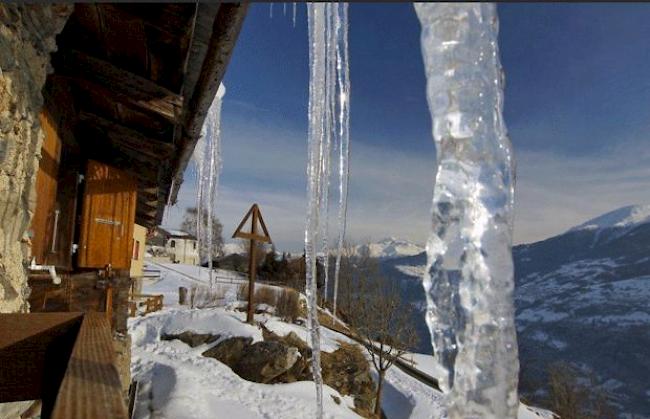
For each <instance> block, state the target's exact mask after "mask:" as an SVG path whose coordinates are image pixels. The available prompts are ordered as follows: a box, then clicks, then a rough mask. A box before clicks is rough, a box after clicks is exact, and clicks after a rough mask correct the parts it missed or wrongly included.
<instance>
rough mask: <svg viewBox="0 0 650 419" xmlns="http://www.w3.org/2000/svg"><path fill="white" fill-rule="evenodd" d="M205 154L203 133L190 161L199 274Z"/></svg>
mask: <svg viewBox="0 0 650 419" xmlns="http://www.w3.org/2000/svg"><path fill="white" fill-rule="evenodd" d="M204 154H205V137H204V135H203V133H201V136H200V137H199V140H198V141H197V143H196V146H195V147H194V152H193V153H192V159H193V160H194V166H195V167H196V241H197V248H198V253H199V267H198V269H199V272H200V270H201V263H202V262H203V261H202V257H203V255H202V251H201V249H202V246H203V241H202V240H203V237H202V235H201V231H202V229H203V224H202V221H203V220H202V211H201V207H202V202H203V201H202V195H203V159H204Z"/></svg>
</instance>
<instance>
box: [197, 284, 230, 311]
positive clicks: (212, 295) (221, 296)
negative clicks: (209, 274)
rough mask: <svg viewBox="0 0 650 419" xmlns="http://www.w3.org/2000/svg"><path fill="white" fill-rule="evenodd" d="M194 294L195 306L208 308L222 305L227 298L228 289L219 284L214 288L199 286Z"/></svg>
mask: <svg viewBox="0 0 650 419" xmlns="http://www.w3.org/2000/svg"><path fill="white" fill-rule="evenodd" d="M195 289H196V292H195V294H194V295H193V307H196V308H207V307H217V306H219V305H222V304H223V302H224V301H225V298H226V290H225V289H224V288H223V287H221V286H217V287H215V288H213V289H210V288H208V287H197V288H195Z"/></svg>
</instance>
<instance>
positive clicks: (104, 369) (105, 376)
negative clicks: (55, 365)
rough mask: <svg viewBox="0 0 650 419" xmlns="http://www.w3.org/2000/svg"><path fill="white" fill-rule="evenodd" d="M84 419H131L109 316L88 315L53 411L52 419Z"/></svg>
mask: <svg viewBox="0 0 650 419" xmlns="http://www.w3.org/2000/svg"><path fill="white" fill-rule="evenodd" d="M82 418H115V419H126V418H127V414H126V406H125V404H124V399H123V396H122V385H121V383H120V376H119V374H118V372H117V368H116V367H115V350H114V349H113V341H112V339H111V328H110V325H109V324H108V321H106V317H105V313H86V314H85V315H84V318H83V322H82V323H81V328H80V329H79V334H78V336H77V340H76V342H75V344H74V348H73V349H72V355H71V356H70V361H69V362H68V367H67V369H66V371H65V375H64V376H63V381H62V382H61V387H60V389H59V394H58V397H57V398H56V403H55V404H54V410H53V411H52V419H82Z"/></svg>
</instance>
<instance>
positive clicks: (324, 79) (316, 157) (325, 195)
mask: <svg viewBox="0 0 650 419" xmlns="http://www.w3.org/2000/svg"><path fill="white" fill-rule="evenodd" d="M307 16H308V25H309V76H310V84H309V134H308V163H307V178H308V181H307V185H308V186H307V196H308V208H307V221H306V226H305V264H306V269H305V271H306V278H305V280H306V288H305V289H306V291H305V293H306V295H307V305H308V324H309V332H310V337H311V344H312V351H313V357H312V372H313V374H314V383H315V384H316V395H317V401H318V405H317V415H318V417H319V418H320V417H322V415H323V405H322V403H323V380H322V375H321V369H320V326H319V324H318V306H317V303H318V288H317V285H316V283H317V259H318V258H319V257H320V258H321V260H322V263H323V265H324V268H325V269H324V270H325V281H326V283H327V281H328V274H329V272H328V271H329V269H328V264H329V246H328V242H327V240H328V218H329V217H328V208H329V184H330V179H329V178H330V172H331V165H332V149H333V146H334V147H337V148H338V149H339V150H343V153H344V154H342V156H343V158H344V159H345V160H344V161H343V162H340V164H339V166H340V167H344V170H343V171H342V172H341V171H340V173H341V174H340V176H341V182H344V183H345V189H346V190H347V173H348V171H347V156H348V154H347V153H348V146H347V144H348V138H349V136H348V135H347V133H348V132H349V129H348V127H347V125H346V126H344V127H343V126H341V124H347V123H348V121H349V116H348V109H349V105H348V103H349V102H348V98H349V76H348V66H347V4H344V3H308V4H307ZM342 49H345V51H341V50H342ZM342 81H347V84H346V83H344V82H342ZM341 133H345V137H343V135H341ZM343 138H345V140H342V139H343ZM343 141H344V142H345V144H343ZM339 154H340V153H339ZM341 165H342V166H341ZM341 200H342V202H343V203H345V202H346V199H345V197H342V198H340V201H341ZM339 212H340V211H339ZM341 217H342V218H340V219H339V220H340V221H341V220H343V225H344V218H345V212H343V215H342V216H341ZM339 228H341V226H339ZM323 295H324V297H325V298H327V285H325V292H324V293H323Z"/></svg>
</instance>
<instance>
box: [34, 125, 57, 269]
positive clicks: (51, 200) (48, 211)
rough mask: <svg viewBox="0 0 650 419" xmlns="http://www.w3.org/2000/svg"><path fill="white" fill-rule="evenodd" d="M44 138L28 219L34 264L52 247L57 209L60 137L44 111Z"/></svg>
mask: <svg viewBox="0 0 650 419" xmlns="http://www.w3.org/2000/svg"><path fill="white" fill-rule="evenodd" d="M40 121H41V127H42V128H43V132H44V134H45V137H44V138H43V145H42V147H41V160H40V162H39V166H38V173H37V174H36V207H35V209H34V217H33V218H32V224H31V230H32V237H31V240H32V256H34V257H35V258H36V263H39V264H47V256H48V255H49V253H50V252H52V250H53V246H56V243H55V242H54V240H55V237H54V230H55V228H57V227H58V226H57V224H58V217H59V215H60V211H58V209H57V208H56V195H57V179H58V177H59V163H60V161H61V137H60V136H59V135H58V133H57V124H56V121H53V120H52V117H50V116H49V115H48V114H47V113H41V115H40Z"/></svg>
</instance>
